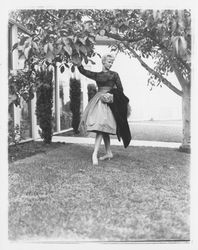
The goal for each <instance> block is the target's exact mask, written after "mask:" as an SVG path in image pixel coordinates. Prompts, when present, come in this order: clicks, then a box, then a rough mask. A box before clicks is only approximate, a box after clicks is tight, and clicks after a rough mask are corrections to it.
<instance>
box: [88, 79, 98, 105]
mask: <svg viewBox="0 0 198 250" xmlns="http://www.w3.org/2000/svg"><path fill="white" fill-rule="evenodd" d="M87 91H88V92H87V93H88V101H90V100H91V99H92V98H93V97H94V96H95V94H96V92H97V90H96V85H95V84H93V83H90V84H88V85H87Z"/></svg>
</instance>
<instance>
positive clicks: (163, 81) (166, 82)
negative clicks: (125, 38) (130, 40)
mask: <svg viewBox="0 0 198 250" xmlns="http://www.w3.org/2000/svg"><path fill="white" fill-rule="evenodd" d="M125 47H126V48H127V49H128V50H129V51H130V52H131V53H132V54H133V55H134V56H135V58H137V60H138V61H139V62H140V63H141V65H142V66H143V67H144V68H145V69H146V70H147V71H148V72H149V73H151V74H153V75H154V76H156V77H157V78H158V79H160V81H161V82H162V83H163V84H164V85H166V86H167V87H168V88H169V89H171V90H172V91H173V92H175V93H176V94H177V95H179V96H182V91H181V90H179V89H178V88H176V87H175V86H174V85H173V84H172V83H171V82H169V81H168V80H167V79H166V78H165V77H163V76H162V75H161V74H159V73H158V72H157V71H155V70H153V69H152V68H150V67H149V66H148V65H147V64H146V63H145V62H144V61H143V60H142V59H141V57H140V56H139V55H138V54H137V53H136V52H135V50H134V49H133V48H131V47H129V46H128V45H126V44H125Z"/></svg>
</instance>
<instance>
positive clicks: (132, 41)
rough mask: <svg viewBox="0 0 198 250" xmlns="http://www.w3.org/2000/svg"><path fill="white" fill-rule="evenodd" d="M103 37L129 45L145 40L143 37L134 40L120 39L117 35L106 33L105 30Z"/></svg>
mask: <svg viewBox="0 0 198 250" xmlns="http://www.w3.org/2000/svg"><path fill="white" fill-rule="evenodd" d="M105 36H107V37H109V38H113V39H115V40H118V41H121V42H129V43H134V42H138V41H141V40H143V39H145V36H144V37H142V36H139V37H136V38H134V39H129V38H127V37H121V36H120V35H118V34H113V33H110V32H108V31H106V30H105Z"/></svg>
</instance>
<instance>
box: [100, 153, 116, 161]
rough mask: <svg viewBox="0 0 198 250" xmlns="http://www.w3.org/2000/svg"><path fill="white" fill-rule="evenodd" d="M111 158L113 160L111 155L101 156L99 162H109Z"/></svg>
mask: <svg viewBox="0 0 198 250" xmlns="http://www.w3.org/2000/svg"><path fill="white" fill-rule="evenodd" d="M112 158H113V154H112V153H111V154H106V155H103V156H101V157H100V158H99V160H101V161H104V160H106V159H108V160H110V159H112Z"/></svg>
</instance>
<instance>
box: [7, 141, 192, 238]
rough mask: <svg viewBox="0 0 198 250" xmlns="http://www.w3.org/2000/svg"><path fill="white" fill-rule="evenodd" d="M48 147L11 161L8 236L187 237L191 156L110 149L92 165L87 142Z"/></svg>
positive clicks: (171, 151) (162, 150) (159, 150)
mask: <svg viewBox="0 0 198 250" xmlns="http://www.w3.org/2000/svg"><path fill="white" fill-rule="evenodd" d="M39 145H40V144H39ZM50 147H51V148H49V147H47V149H46V150H45V147H44V145H43V147H42V150H44V151H45V152H42V153H38V154H36V155H32V156H30V157H27V158H25V159H21V160H17V161H15V162H10V164H9V239H10V240H34V239H35V240H43V239H44V240H51V239H58V240H66V241H67V240H74V241H79V240H93V241H95V240H96V241H98V240H99V241H142V240H189V226H190V225H189V157H190V155H189V154H184V153H180V152H178V151H176V150H174V149H168V148H150V147H128V148H127V149H124V148H123V147H116V146H114V147H112V149H113V152H114V158H113V159H112V160H110V161H104V162H100V164H99V166H94V167H93V166H92V164H91V160H90V156H91V153H92V149H93V148H92V146H88V145H75V144H62V145H61V144H58V147H57V145H56V144H55V143H53V144H52V145H51V146H50ZM103 153H104V151H103V148H101V151H100V154H103Z"/></svg>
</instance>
